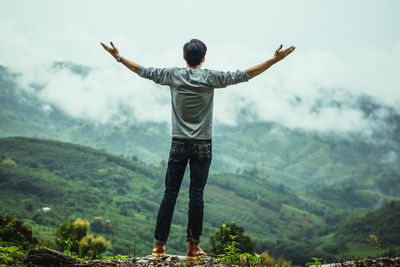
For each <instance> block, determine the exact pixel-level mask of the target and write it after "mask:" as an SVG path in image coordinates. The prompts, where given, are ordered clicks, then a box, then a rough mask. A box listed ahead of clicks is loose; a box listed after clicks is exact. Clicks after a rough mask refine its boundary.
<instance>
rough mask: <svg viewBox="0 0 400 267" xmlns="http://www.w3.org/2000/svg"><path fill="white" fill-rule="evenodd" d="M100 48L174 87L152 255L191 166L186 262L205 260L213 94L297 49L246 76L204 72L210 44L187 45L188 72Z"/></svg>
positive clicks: (159, 250) (160, 251)
mask: <svg viewBox="0 0 400 267" xmlns="http://www.w3.org/2000/svg"><path fill="white" fill-rule="evenodd" d="M110 44H111V47H109V46H107V45H105V44H103V43H101V45H102V46H103V47H104V49H105V50H107V51H108V52H109V53H110V54H111V55H112V56H113V57H114V58H115V59H116V60H117V61H118V62H121V63H122V64H124V65H125V66H126V67H127V68H128V69H130V70H132V71H133V72H135V73H137V74H138V75H139V76H141V77H143V78H146V79H150V80H153V81H154V82H156V83H158V84H162V85H169V86H170V89H171V102H172V144H171V149H170V153H169V159H168V167H167V171H166V175H165V191H164V196H163V199H162V201H161V205H160V209H159V212H158V216H157V222H156V227H155V233H154V240H155V246H154V249H153V251H152V255H153V256H155V257H162V256H164V255H165V248H164V245H165V244H166V243H167V239H168V235H169V231H170V227H171V221H172V215H173V212H174V207H175V203H176V198H177V197H178V193H179V189H180V186H181V182H182V178H183V175H184V173H185V169H186V166H187V163H188V162H189V166H190V186H189V199H190V200H189V210H188V226H187V238H186V239H187V241H188V242H189V248H188V251H187V253H186V258H187V259H198V258H201V257H205V256H206V253H205V252H204V251H203V250H202V249H201V248H200V246H199V243H200V236H201V233H202V229H203V214H204V202H203V191H204V187H205V185H206V183H207V177H208V171H209V168H210V164H211V155H212V148H211V138H212V115H213V103H214V102H213V99H214V89H215V88H223V87H226V86H228V85H232V84H237V83H240V82H245V81H248V80H249V79H251V78H253V77H255V76H257V75H259V74H261V73H262V72H264V71H265V70H266V69H268V68H269V67H271V66H272V65H273V64H275V63H277V62H279V61H280V60H282V59H284V58H285V57H286V56H287V55H289V54H290V53H292V52H293V51H294V49H295V47H293V46H291V47H289V48H287V49H284V50H282V45H280V47H279V48H278V49H277V50H276V51H275V54H274V56H273V57H272V58H271V59H269V60H267V61H265V62H263V63H261V64H259V65H256V66H254V67H251V68H249V69H247V70H245V71H236V72H222V71H215V70H207V69H200V68H201V66H202V65H203V63H204V60H205V55H206V51H207V47H206V45H205V44H204V43H203V42H202V41H200V40H197V39H192V40H190V41H189V42H188V43H186V44H185V45H184V46H183V58H184V60H185V61H186V64H187V66H186V68H162V69H161V68H146V67H143V66H141V65H139V64H137V63H135V62H132V61H130V60H128V59H126V58H124V57H122V56H120V54H119V51H118V49H117V48H116V47H115V46H114V44H113V43H112V42H110Z"/></svg>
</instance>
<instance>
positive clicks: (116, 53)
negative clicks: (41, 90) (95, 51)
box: [100, 42, 119, 58]
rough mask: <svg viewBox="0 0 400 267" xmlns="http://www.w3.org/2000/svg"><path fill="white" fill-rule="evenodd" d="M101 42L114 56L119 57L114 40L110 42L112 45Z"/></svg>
mask: <svg viewBox="0 0 400 267" xmlns="http://www.w3.org/2000/svg"><path fill="white" fill-rule="evenodd" d="M100 44H101V45H102V46H103V47H104V49H105V50H107V51H108V52H109V53H110V54H111V55H112V56H113V57H114V58H117V57H119V52H118V49H117V48H116V47H115V46H114V44H113V42H110V44H111V47H109V46H108V45H105V44H103V43H102V42H100Z"/></svg>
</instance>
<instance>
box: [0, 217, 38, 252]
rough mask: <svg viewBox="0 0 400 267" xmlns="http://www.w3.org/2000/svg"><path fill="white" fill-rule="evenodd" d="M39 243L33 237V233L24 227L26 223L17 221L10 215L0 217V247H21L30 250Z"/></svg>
mask: <svg viewBox="0 0 400 267" xmlns="http://www.w3.org/2000/svg"><path fill="white" fill-rule="evenodd" d="M36 243H37V240H36V238H33V237H32V231H31V230H30V229H29V228H28V227H26V226H25V225H24V222H23V221H21V220H17V219H15V218H14V217H12V216H10V215H0V245H1V246H21V247H22V248H24V249H28V248H30V247H32V246H33V245H34V244H36Z"/></svg>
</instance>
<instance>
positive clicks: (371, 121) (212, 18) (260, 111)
mask: <svg viewBox="0 0 400 267" xmlns="http://www.w3.org/2000/svg"><path fill="white" fill-rule="evenodd" d="M39 2H40V1H39ZM178 2H179V1H178ZM40 3H41V5H40V4H39V5H38V6H39V7H40V6H43V7H44V6H46V8H48V10H49V12H46V13H44V11H42V10H41V9H39V7H36V5H35V6H32V7H31V8H32V9H33V11H35V12H31V13H32V14H31V13H27V12H25V11H23V10H19V9H18V8H20V4H18V3H12V2H7V4H6V5H7V6H9V10H10V12H9V13H8V14H6V13H4V16H3V18H2V19H1V20H0V28H1V29H2V32H3V34H4V35H5V36H7V38H5V39H4V40H2V42H1V44H0V49H1V50H2V51H7V52H3V53H2V54H1V56H0V64H2V65H5V66H7V67H9V68H10V69H11V70H13V71H15V72H18V73H21V75H20V76H19V78H18V84H19V88H20V89H21V90H26V91H29V92H32V93H34V94H36V95H37V96H38V97H39V98H40V99H41V100H43V102H44V103H45V104H44V105H46V104H51V105H55V106H57V107H58V108H60V109H61V110H63V111H65V112H66V113H68V114H70V115H71V116H74V117H79V118H84V119H88V120H93V121H95V122H98V123H114V124H129V123H136V122H148V121H150V122H160V123H162V122H167V123H169V121H170V116H171V113H170V112H171V111H170V109H171V108H170V92H169V88H168V87H166V86H159V85H156V84H155V83H153V82H152V81H148V80H144V79H142V78H140V77H139V76H137V75H136V74H135V73H133V72H131V71H129V70H128V69H126V68H125V67H124V66H123V65H122V64H118V63H117V62H116V61H115V60H114V59H113V58H112V57H111V56H110V55H109V54H108V53H107V52H106V51H105V50H104V49H103V48H102V47H101V46H100V43H99V42H100V41H102V42H108V41H110V40H112V41H113V42H114V43H115V44H116V46H117V47H118V49H119V50H120V53H121V55H123V56H124V57H126V58H128V59H130V60H133V61H135V62H137V63H139V64H141V65H144V66H153V67H175V66H178V67H185V62H184V61H183V59H182V46H183V44H184V42H186V41H188V40H189V39H190V38H199V39H202V40H203V41H204V42H205V43H206V44H207V46H208V52H207V55H206V61H205V63H204V65H203V68H208V69H220V70H225V71H229V70H230V71H234V70H237V69H247V68H249V67H251V66H253V65H256V64H259V63H261V62H263V61H265V60H267V59H269V58H270V57H272V55H273V53H274V50H275V49H276V48H277V47H278V46H279V45H280V44H281V43H283V45H284V47H287V46H290V45H295V46H296V50H295V52H294V53H293V54H291V55H290V56H289V57H288V58H286V59H284V60H283V61H282V62H279V63H278V64H277V65H274V66H272V67H271V68H270V69H269V70H267V71H266V72H265V73H263V74H262V75H260V76H258V77H255V78H254V79H251V80H250V81H249V82H246V83H242V84H238V85H235V86H231V87H227V88H224V89H217V90H216V91H215V103H214V122H215V123H216V124H221V125H223V124H226V125H238V124H240V123H242V122H243V121H248V120H251V121H261V122H276V123H279V124H281V125H283V126H284V127H288V128H290V129H299V130H304V131H310V132H316V133H333V134H337V135H342V136H346V135H358V136H360V137H362V138H363V139H365V140H367V141H371V140H374V142H376V141H377V140H380V139H382V138H383V139H384V138H387V137H390V136H392V135H393V133H394V132H395V131H396V130H397V129H398V128H399V125H398V123H397V121H396V120H393V119H392V118H393V117H396V116H399V114H400V93H399V92H398V85H399V84H400V76H399V75H398V74H397V72H398V70H399V69H400V63H399V62H400V38H399V36H398V35H396V34H395V32H397V30H396V29H395V28H396V27H395V26H394V25H396V23H395V22H396V21H397V22H399V21H398V20H399V19H398V17H397V16H396V14H395V12H394V11H393V10H394V9H395V6H396V5H398V3H397V2H395V1H394V2H390V1H389V2H387V3H386V5H379V6H378V5H377V4H376V3H375V2H371V1H361V2H359V3H362V5H363V8H364V10H363V12H361V13H358V12H355V13H351V12H343V9H342V7H343V6H344V4H345V3H346V5H348V4H349V3H347V2H345V1H344V2H343V1H338V2H337V4H335V5H334V4H329V5H324V4H319V3H318V1H317V2H314V4H313V5H311V4H310V6H308V5H300V4H298V3H297V2H290V3H289V4H290V6H291V8H290V9H289V10H288V11H287V12H286V13H283V14H281V17H279V16H277V15H276V14H275V15H274V14H273V13H271V16H261V15H262V14H263V12H262V10H264V9H270V8H272V9H273V8H281V7H282V5H283V4H282V3H281V4H279V3H274V2H268V1H267V2H263V1H256V2H255V3H254V5H255V7H252V8H249V7H244V6H242V5H238V6H232V5H228V6H226V5H225V4H226V3H227V2H224V1H222V3H219V4H217V5H216V6H215V7H214V9H212V10H211V9H209V10H207V12H208V13H207V12H206V14H208V16H207V18H204V19H202V21H201V23H199V25H197V26H193V25H188V24H186V23H184V22H185V21H188V19H189V18H190V15H189V14H187V13H185V12H182V11H183V9H182V7H181V5H180V4H182V3H183V2H179V3H171V4H169V5H166V4H165V3H164V4H162V5H163V8H165V10H167V11H170V12H171V13H170V15H171V16H166V14H165V13H163V12H161V11H160V10H158V11H154V12H153V13H150V10H151V6H149V5H148V4H144V3H143V4H142V6H140V8H139V9H134V8H133V7H136V6H131V5H132V4H130V3H129V2H122V4H123V5H125V6H126V9H129V8H132V9H131V10H132V12H133V13H132V16H133V14H135V15H136V18H137V23H136V24H135V23H133V24H132V23H131V22H130V21H129V20H126V19H121V18H120V17H118V19H116V18H115V17H113V16H112V15H110V13H109V10H108V7H107V6H106V5H104V3H101V4H99V5H97V6H95V9H96V11H97V12H93V14H92V13H90V14H86V15H87V16H88V18H86V17H85V19H84V16H83V14H82V12H81V11H79V10H80V9H79V10H77V11H75V9H74V6H75V5H77V3H75V2H72V4H70V5H67V4H65V3H63V4H61V5H62V6H63V12H59V11H56V14H57V15H58V16H56V15H54V14H53V15H51V16H50V15H47V13H51V12H50V11H51V10H59V8H60V7H59V6H57V5H55V4H54V3H52V2H51V1H41V2H40ZM224 3H225V4H224ZM205 4H207V3H205ZM3 5H4V2H3ZM84 5H88V6H90V5H93V6H94V2H90V1H88V2H87V3H85V4H84ZM311 6H312V8H310V7H311ZM356 6H357V3H356V2H354V3H353V2H352V3H351V6H350V7H349V9H351V8H355V7H356ZM128 7H129V8H128ZM224 8H226V11H227V13H226V14H225V13H224V14H221V13H218V12H217V11H218V10H223V9H224ZM3 10H4V9H3ZM18 10H19V11H21V12H22V14H20V13H18ZM24 10H25V9H24ZM335 10H336V11H338V12H339V11H340V12H342V17H341V21H337V19H336V17H335V16H334V15H332V14H331V13H335V12H334V11H335ZM57 12H58V13H57ZM121 12H122V13H125V12H128V11H126V10H124V9H122V10H121ZM232 14H235V16H233V17H232V16H230V15H232ZM39 15H41V16H39ZM86 15H85V16H86ZM146 15H148V16H149V17H148V18H151V19H150V20H148V19H146ZM110 16H111V17H110ZM253 17H258V18H259V19H260V20H259V22H256V21H254V20H252V19H251V18H253ZM104 18H106V19H104ZM112 18H114V19H112ZM178 18H180V19H178ZM139 21H140V23H139ZM276 21H280V23H279V24H274V23H275V22H276ZM94 22H96V23H94ZM236 22H237V24H235V23H236ZM160 23H161V24H160ZM259 24H260V25H262V26H263V27H264V29H265V32H263V34H261V33H260V32H258V31H257V25H259ZM28 25H29V27H28ZM233 25H235V26H233ZM116 26H119V27H116ZM157 27H158V28H159V29H160V32H159V34H158V35H155V36H154V37H153V38H152V37H151V34H149V33H151V32H152V30H151V29H154V28H157ZM220 27H222V28H223V29H224V31H220ZM146 28H147V30H146ZM166 29H171V31H170V32H169V34H166V32H165V30H166ZM237 33H241V34H242V36H244V37H245V38H241V37H240V34H237ZM264 33H265V34H264ZM160 38H161V39H160ZM57 62H59V63H60V62H61V63H60V64H58V65H57ZM55 64H56V65H55ZM74 68H75V69H74ZM76 68H78V69H79V68H81V70H83V71H81V72H79V71H76ZM368 107H369V108H368ZM44 108H45V107H44ZM389 158H392V157H389Z"/></svg>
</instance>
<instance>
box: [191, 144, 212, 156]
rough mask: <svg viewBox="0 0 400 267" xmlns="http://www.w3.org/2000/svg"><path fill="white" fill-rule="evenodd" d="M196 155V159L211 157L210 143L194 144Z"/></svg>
mask: <svg viewBox="0 0 400 267" xmlns="http://www.w3.org/2000/svg"><path fill="white" fill-rule="evenodd" d="M195 151H196V156H197V158H198V159H211V157H212V149H211V144H195Z"/></svg>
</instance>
